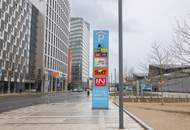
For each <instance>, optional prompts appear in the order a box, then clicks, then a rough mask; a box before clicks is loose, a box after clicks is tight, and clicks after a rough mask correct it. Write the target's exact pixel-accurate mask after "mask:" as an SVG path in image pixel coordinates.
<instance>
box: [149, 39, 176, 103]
mask: <svg viewBox="0 0 190 130" xmlns="http://www.w3.org/2000/svg"><path fill="white" fill-rule="evenodd" d="M148 63H150V64H153V65H156V66H158V67H159V68H160V69H159V75H158V76H151V75H150V77H149V78H150V80H151V81H152V82H153V81H154V82H157V84H158V86H159V88H160V89H161V92H162V100H161V103H162V105H163V104H164V96H163V94H164V91H163V87H164V83H165V81H166V79H164V72H163V69H164V68H166V67H167V66H168V65H172V63H173V59H172V55H171V53H170V51H169V49H168V47H163V46H161V44H160V43H159V42H154V44H153V45H152V49H151V53H150V55H149V61H148Z"/></svg>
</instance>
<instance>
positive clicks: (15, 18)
mask: <svg viewBox="0 0 190 130" xmlns="http://www.w3.org/2000/svg"><path fill="white" fill-rule="evenodd" d="M32 12H33V8H32V4H31V3H30V2H29V1H28V0H0V93H6V92H8V93H9V92H16V91H19V90H21V89H24V88H25V84H27V83H31V80H30V79H29V64H30V63H29V57H30V41H31V40H32V39H31V38H33V37H31V26H32V22H31V19H32V18H31V16H32V15H31V14H32Z"/></svg>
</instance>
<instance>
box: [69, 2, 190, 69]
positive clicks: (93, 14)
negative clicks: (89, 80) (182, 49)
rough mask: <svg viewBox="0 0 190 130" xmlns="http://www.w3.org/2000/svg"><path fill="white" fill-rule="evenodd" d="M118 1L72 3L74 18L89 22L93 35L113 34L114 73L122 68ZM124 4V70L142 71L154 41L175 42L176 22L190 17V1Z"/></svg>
mask: <svg viewBox="0 0 190 130" xmlns="http://www.w3.org/2000/svg"><path fill="white" fill-rule="evenodd" d="M117 1H118V0H70V4H71V12H72V13H71V14H72V16H77V17H83V18H84V19H85V20H86V21H88V22H89V23H90V25H91V34H92V31H93V30H94V29H108V30H109V31H110V72H113V68H118V37H117V36H118V33H117V31H118V28H117V27H118V25H117V23H118V22H117V21H118V19H117ZM123 1H124V3H123V7H124V32H125V33H124V70H126V68H127V69H128V70H129V69H130V68H134V69H135V71H138V68H139V63H140V62H141V61H142V62H143V60H144V59H146V56H147V55H148V54H149V51H150V48H151V44H152V43H153V42H154V41H161V42H162V43H163V44H169V43H171V41H172V35H173V32H174V28H175V25H176V20H180V19H184V18H186V17H187V16H188V14H190V0H123ZM91 36H92V35H91ZM91 47H92V37H91ZM91 53H92V52H91Z"/></svg>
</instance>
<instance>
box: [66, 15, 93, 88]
mask: <svg viewBox="0 0 190 130" xmlns="http://www.w3.org/2000/svg"><path fill="white" fill-rule="evenodd" d="M70 26H71V27H70V28H71V30H70V48H71V50H72V86H73V87H77V86H83V87H85V85H86V83H87V80H88V77H89V52H90V24H89V23H87V22H86V21H85V20H84V19H83V18H77V17H73V18H71V25H70Z"/></svg>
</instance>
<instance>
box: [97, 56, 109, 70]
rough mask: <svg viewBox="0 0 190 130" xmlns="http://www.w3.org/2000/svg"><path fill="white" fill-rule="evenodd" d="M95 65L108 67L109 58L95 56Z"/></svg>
mask: <svg viewBox="0 0 190 130" xmlns="http://www.w3.org/2000/svg"><path fill="white" fill-rule="evenodd" d="M94 67H100V68H104V67H108V60H107V58H95V59H94Z"/></svg>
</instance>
